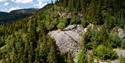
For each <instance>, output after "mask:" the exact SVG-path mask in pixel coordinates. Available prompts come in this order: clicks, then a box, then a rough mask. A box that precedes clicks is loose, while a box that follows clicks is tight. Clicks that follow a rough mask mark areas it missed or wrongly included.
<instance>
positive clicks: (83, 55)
mask: <svg viewBox="0 0 125 63" xmlns="http://www.w3.org/2000/svg"><path fill="white" fill-rule="evenodd" d="M78 63H88V59H87V50H86V49H85V48H82V49H81V50H80V51H79V53H78Z"/></svg>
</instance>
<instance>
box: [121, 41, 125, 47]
mask: <svg viewBox="0 0 125 63" xmlns="http://www.w3.org/2000/svg"><path fill="white" fill-rule="evenodd" d="M121 47H122V48H123V49H125V39H123V40H122V42H121Z"/></svg>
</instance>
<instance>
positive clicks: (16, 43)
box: [0, 0, 125, 63]
mask: <svg viewBox="0 0 125 63" xmlns="http://www.w3.org/2000/svg"><path fill="white" fill-rule="evenodd" d="M124 2H125V1H124V0H56V2H55V3H51V4H48V5H46V6H45V7H44V8H42V9H40V11H39V12H37V13H36V14H34V15H32V16H30V17H27V18H25V19H21V20H18V21H16V22H13V23H7V24H3V25H0V61H2V62H4V63H74V61H73V57H71V56H72V54H71V52H68V53H66V54H62V53H61V52H60V51H59V50H58V47H57V46H56V44H55V41H54V40H53V39H51V38H50V37H49V36H48V32H50V31H52V30H57V29H61V30H63V29H64V28H65V27H66V26H68V25H72V24H80V25H82V26H83V27H84V28H85V27H88V29H87V32H85V33H84V34H83V35H81V42H80V51H79V52H78V53H79V54H78V63H88V62H91V61H89V60H90V59H88V53H87V52H88V51H89V50H91V51H92V53H94V54H93V55H94V56H93V58H95V57H98V58H100V59H101V60H108V59H110V60H113V59H117V58H118V57H117V54H116V53H115V52H114V51H113V48H120V47H122V48H125V39H121V38H119V36H118V35H117V34H113V33H112V32H111V31H112V29H113V28H114V27H119V28H123V29H124V28H125V18H124V17H125V8H124V7H125V5H124ZM60 14H61V15H60ZM63 14H64V16H62V15H63ZM67 15H70V17H68V16H67ZM88 24H93V27H89V26H88ZM121 61H124V60H123V59H121ZM122 63H124V62H122Z"/></svg>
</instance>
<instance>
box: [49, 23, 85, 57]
mask: <svg viewBox="0 0 125 63" xmlns="http://www.w3.org/2000/svg"><path fill="white" fill-rule="evenodd" d="M83 30H84V29H83V28H82V26H81V25H70V26H68V27H67V28H65V30H64V31H60V30H55V31H51V32H49V33H48V35H49V36H50V37H51V38H53V39H54V40H55V41H56V45H57V46H58V48H59V50H60V51H61V52H62V53H67V52H69V51H70V52H71V53H72V56H73V57H75V55H76V53H77V52H78V50H79V47H80V46H79V45H80V34H81V32H83Z"/></svg>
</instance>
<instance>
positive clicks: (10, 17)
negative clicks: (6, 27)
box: [0, 8, 39, 24]
mask: <svg viewBox="0 0 125 63" xmlns="http://www.w3.org/2000/svg"><path fill="white" fill-rule="evenodd" d="M38 10H39V9H34V8H30V9H18V10H12V11H11V12H9V13H7V12H0V23H2V24H3V23H7V22H11V21H15V20H19V19H23V18H25V17H28V16H31V15H33V14H34V13H35V12H37V11H38Z"/></svg>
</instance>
